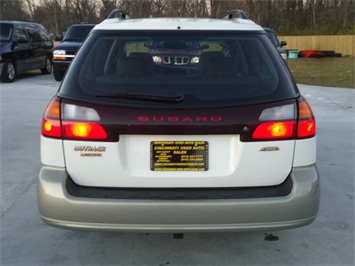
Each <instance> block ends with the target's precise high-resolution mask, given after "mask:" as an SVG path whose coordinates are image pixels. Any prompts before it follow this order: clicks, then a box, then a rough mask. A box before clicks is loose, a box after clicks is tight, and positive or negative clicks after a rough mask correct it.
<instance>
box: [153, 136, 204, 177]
mask: <svg viewBox="0 0 355 266" xmlns="http://www.w3.org/2000/svg"><path fill="white" fill-rule="evenodd" d="M150 169H151V170H152V171H207V170H208V142H207V141H152V142H150Z"/></svg>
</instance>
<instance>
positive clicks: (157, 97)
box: [95, 92, 184, 103]
mask: <svg viewBox="0 0 355 266" xmlns="http://www.w3.org/2000/svg"><path fill="white" fill-rule="evenodd" d="M95 97H103V98H120V99H134V100H143V101H153V102H171V103H181V102H183V101H184V95H183V94H182V93H173V94H167V95H164V94H141V93H132V92H126V93H103V94H96V95H95Z"/></svg>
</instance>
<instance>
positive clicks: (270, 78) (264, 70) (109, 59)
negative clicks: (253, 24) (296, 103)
mask: <svg viewBox="0 0 355 266" xmlns="http://www.w3.org/2000/svg"><path fill="white" fill-rule="evenodd" d="M265 38H267V37H266V35H265V34H262V33H259V34H250V33H249V34H248V33H240V34H237V33H236V32H192V31H176V32H147V31H144V32H130V33H129V32H117V31H115V32H112V31H111V32H107V31H101V32H97V33H94V34H92V35H91V36H89V38H88V39H87V41H86V42H85V43H84V45H83V47H82V49H81V50H80V52H79V54H78V55H77V57H76V58H75V60H74V62H73V63H72V66H71V69H70V71H69V72H68V74H67V77H66V78H65V80H64V82H63V84H62V86H61V89H60V95H62V96H65V97H69V98H78V97H79V98H82V99H90V100H95V101H103V102H111V103H116V104H120V105H132V104H133V105H142V106H157V105H159V106H163V105H170V106H171V103H175V105H179V106H181V107H189V108H191V107H216V106H228V105H240V104H250V103H262V102H267V101H276V100H285V99H287V98H293V97H295V96H296V91H295V88H294V86H293V83H292V82H291V80H290V78H289V76H288V75H287V71H286V69H285V67H282V65H281V64H280V62H278V59H277V58H278V55H277V53H276V55H277V56H276V57H275V51H274V50H275V49H274V48H273V47H271V48H272V49H270V47H269V42H268V41H267V40H266V39H265ZM169 98H171V99H173V100H169ZM175 105H174V107H176V106H175Z"/></svg>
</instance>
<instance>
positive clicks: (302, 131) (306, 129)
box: [297, 98, 316, 138]
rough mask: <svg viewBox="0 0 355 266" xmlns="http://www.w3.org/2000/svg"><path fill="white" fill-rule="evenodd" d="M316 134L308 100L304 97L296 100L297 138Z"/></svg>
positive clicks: (314, 121)
mask: <svg viewBox="0 0 355 266" xmlns="http://www.w3.org/2000/svg"><path fill="white" fill-rule="evenodd" d="M315 135H316V120H315V119H314V116H313V112H312V109H311V107H310V106H309V104H308V102H307V101H306V100H305V99H304V98H300V99H299V100H298V125H297V138H310V137H313V136H315Z"/></svg>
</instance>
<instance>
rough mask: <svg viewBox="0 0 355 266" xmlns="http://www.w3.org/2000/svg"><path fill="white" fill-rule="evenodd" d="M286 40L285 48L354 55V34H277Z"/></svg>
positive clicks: (280, 38)
mask: <svg viewBox="0 0 355 266" xmlns="http://www.w3.org/2000/svg"><path fill="white" fill-rule="evenodd" d="M278 38H279V40H280V41H286V42H287V45H286V46H285V47H284V48H285V49H287V50H318V51H335V52H336V53H341V54H342V56H347V55H355V35H324V36H323V35H319V36H278Z"/></svg>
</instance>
